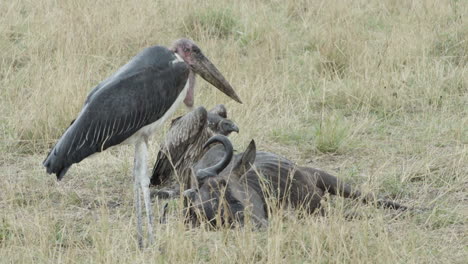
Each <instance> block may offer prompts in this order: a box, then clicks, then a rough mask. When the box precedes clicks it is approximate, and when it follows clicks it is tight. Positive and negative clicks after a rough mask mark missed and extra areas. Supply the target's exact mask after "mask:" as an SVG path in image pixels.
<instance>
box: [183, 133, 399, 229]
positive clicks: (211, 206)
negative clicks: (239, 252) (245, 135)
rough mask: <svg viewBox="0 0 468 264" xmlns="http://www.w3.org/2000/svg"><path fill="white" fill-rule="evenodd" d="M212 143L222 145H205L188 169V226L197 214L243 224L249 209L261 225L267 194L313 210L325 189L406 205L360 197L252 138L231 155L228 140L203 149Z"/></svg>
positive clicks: (219, 138) (214, 139) (219, 139)
mask: <svg viewBox="0 0 468 264" xmlns="http://www.w3.org/2000/svg"><path fill="white" fill-rule="evenodd" d="M215 142H219V143H221V144H222V145H220V144H218V145H216V146H214V147H211V148H210V149H209V150H208V151H207V152H206V153H205V155H203V157H202V158H201V159H200V161H199V162H197V164H196V165H195V166H194V167H193V171H194V174H195V177H196V179H197V183H198V186H196V187H195V186H194V188H192V189H189V190H186V191H184V193H183V195H184V200H185V206H186V209H187V210H188V212H187V215H188V216H189V218H190V220H191V221H192V224H193V223H194V222H195V223H197V222H198V221H199V220H200V219H199V218H200V217H202V218H205V220H208V221H209V222H211V223H212V224H214V225H219V224H221V225H226V224H227V225H231V224H233V223H240V224H243V222H244V212H245V211H246V210H249V211H250V215H251V216H252V218H251V219H252V220H253V222H254V223H256V224H257V225H258V224H260V225H264V224H266V223H267V219H268V206H267V199H268V198H274V200H276V201H277V204H278V205H285V204H287V205H289V206H291V207H292V208H296V209H304V210H305V211H306V212H308V213H313V212H314V211H315V210H317V209H320V202H321V200H322V199H323V198H324V195H325V194H326V193H330V194H332V195H339V196H343V197H345V198H354V199H361V200H362V201H363V202H366V203H373V202H375V204H376V205H377V206H380V207H384V208H392V209H399V210H406V209H407V207H406V206H403V205H400V204H398V203H395V202H392V201H387V200H376V199H375V198H374V196H373V195H362V194H361V193H360V192H359V191H358V190H355V189H353V188H351V186H349V185H348V184H346V183H344V182H343V181H341V180H339V179H338V178H337V177H335V176H332V175H330V174H328V173H326V172H324V171H321V170H317V169H313V168H310V167H304V166H298V165H296V164H294V163H293V162H291V161H290V160H288V159H286V158H284V157H281V156H279V155H276V154H274V153H270V152H262V151H257V150H256V146H255V142H254V141H253V140H252V141H251V142H250V145H249V146H248V147H247V149H246V150H245V152H244V153H241V154H238V155H235V156H234V155H233V148H232V145H231V143H230V141H229V139H228V138H226V137H223V136H219V135H218V136H214V137H212V138H210V139H209V140H208V141H207V142H206V144H205V146H204V147H208V146H209V145H211V144H212V143H215ZM217 221H221V223H220V222H217Z"/></svg>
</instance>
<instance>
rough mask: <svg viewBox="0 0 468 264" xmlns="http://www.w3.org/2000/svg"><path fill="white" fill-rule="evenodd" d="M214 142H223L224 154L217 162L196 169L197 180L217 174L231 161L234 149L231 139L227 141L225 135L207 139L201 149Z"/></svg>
mask: <svg viewBox="0 0 468 264" xmlns="http://www.w3.org/2000/svg"><path fill="white" fill-rule="evenodd" d="M216 142H219V143H221V144H223V147H224V151H225V153H226V154H225V155H224V157H223V159H222V160H221V161H220V162H218V163H217V164H215V165H213V166H211V167H208V168H205V169H200V170H198V171H197V173H196V176H197V179H198V180H199V181H200V180H203V179H204V178H206V177H209V176H216V175H218V174H219V173H220V172H221V171H222V170H224V168H226V167H227V165H228V164H229V162H231V159H232V156H233V153H234V150H233V148H232V144H231V141H229V139H228V138H227V137H225V136H222V135H216V136H214V137H211V138H210V139H208V141H207V142H206V143H205V145H203V149H206V148H208V147H209V146H210V145H211V144H213V143H216Z"/></svg>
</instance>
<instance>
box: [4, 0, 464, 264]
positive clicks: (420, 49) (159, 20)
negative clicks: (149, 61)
mask: <svg viewBox="0 0 468 264" xmlns="http://www.w3.org/2000/svg"><path fill="white" fill-rule="evenodd" d="M467 14H468V2H467V1H456V0H454V1H448V0H442V1H435V0H434V1H431V0H427V1H424V0H415V1H394V0H386V1H364V0H355V1H344V0H333V1H305V0H302V1H293V0H290V1H279V0H275V1H249V2H247V1H246V2H241V1H238V2H232V1H215V0H206V1H199V2H197V4H193V3H192V2H191V1H179V0H176V1H149V0H146V1H133V2H132V1H111V0H92V1H90V0H78V1H51V0H41V1H27V0H23V1H15V0H12V1H3V2H2V4H0V140H1V141H0V151H1V156H0V171H1V173H0V175H1V177H0V256H1V257H0V262H1V263H51V262H66V263H73V262H75V263H148V262H169V263H188V262H197V263H198V262H211V263H219V262H221V263H250V262H268V263H304V262H307V263H342V262H345V263H464V262H465V261H466V259H467V258H468V252H467V251H468V248H467V244H468V241H467V232H468V230H467V224H466V223H467V218H468V214H467V211H468V207H467V205H466V201H467V188H468V178H467V176H468V165H467V164H468V157H467V144H468V131H467V128H468V122H467V121H468V67H467V65H468V21H467V19H468V18H467ZM181 36H187V37H190V38H193V39H194V40H195V41H196V42H198V43H199V45H200V46H201V47H202V49H203V50H204V51H205V53H206V54H207V55H208V57H209V58H211V60H212V61H214V62H215V64H217V65H218V67H219V68H220V69H221V70H222V72H224V73H225V75H226V77H227V78H228V80H230V82H231V83H232V84H233V86H234V87H235V88H236V90H237V91H238V93H239V94H240V96H241V98H242V99H243V101H244V104H243V105H239V104H235V103H234V102H232V101H229V100H228V99H227V98H226V97H225V96H224V95H222V94H220V93H219V92H213V91H214V90H213V89H212V88H208V87H209V86H208V84H206V83H205V82H203V81H201V80H200V81H199V82H198V95H197V98H196V100H197V104H198V105H205V106H207V107H211V106H213V105H214V104H216V103H225V104H226V105H227V107H228V109H229V110H230V114H231V117H232V119H234V120H235V121H236V122H237V123H238V124H239V126H240V128H241V133H240V134H239V135H238V136H234V137H233V141H234V144H235V145H236V146H237V149H243V148H244V147H245V146H246V145H247V143H248V142H249V140H250V139H251V138H255V140H256V141H257V144H258V146H259V148H260V149H263V150H270V151H274V152H277V153H280V154H283V155H285V156H287V157H289V158H291V159H293V160H296V161H298V162H299V163H300V164H304V165H311V166H315V167H321V168H323V169H326V170H327V171H330V172H333V173H334V174H336V175H338V176H340V177H342V178H345V179H347V180H348V181H350V182H353V183H354V184H356V185H359V186H360V187H361V188H362V189H364V190H367V191H369V190H371V191H375V192H380V193H382V194H384V195H386V196H388V197H396V198H398V200H400V201H403V202H405V203H407V204H409V205H412V206H416V207H430V208H432V209H431V210H429V211H427V212H418V213H414V214H405V215H401V216H399V217H395V215H394V214H393V213H392V212H389V211H385V210H377V209H374V208H371V207H366V206H361V205H355V204H353V203H348V202H344V201H343V200H342V199H332V200H331V201H330V202H329V203H328V205H326V208H327V210H328V211H329V216H327V217H315V216H311V217H306V218H300V217H296V215H295V213H294V212H288V211H281V210H280V211H278V212H277V213H276V214H275V216H274V217H273V218H272V220H271V225H270V226H269V228H267V230H264V231H252V230H251V229H250V228H244V229H235V230H221V231H218V232H213V231H208V230H206V229H204V228H198V229H193V230H189V229H186V228H185V227H184V225H183V223H182V221H181V219H180V217H179V214H178V213H177V211H178V210H177V208H178V205H179V204H178V203H177V202H173V203H172V208H173V214H172V216H171V217H172V218H171V219H172V221H171V222H170V223H169V224H167V225H159V224H157V225H155V228H156V231H157V232H156V233H157V237H156V240H157V245H158V246H159V247H160V248H161V249H162V250H163V252H164V253H163V254H160V253H158V251H157V250H156V248H148V249H147V250H145V251H143V252H140V251H138V250H137V248H136V241H135V237H134V234H135V228H134V222H135V219H134V215H133V211H132V197H133V195H132V188H131V187H130V186H131V181H132V179H131V176H130V175H131V167H132V155H133V152H132V148H131V147H120V148H116V149H112V150H110V151H106V152H105V153H103V154H101V155H99V156H97V157H96V158H92V159H89V160H85V161H83V162H82V163H80V164H79V165H77V166H74V167H73V168H72V169H71V170H70V171H69V173H68V175H67V177H66V178H65V180H64V181H63V182H61V183H56V182H55V179H54V177H53V176H50V175H46V174H45V171H44V169H43V168H42V167H41V162H42V160H43V158H44V157H45V154H46V152H47V151H48V149H49V147H50V145H51V144H52V143H53V142H55V141H56V140H57V138H58V137H59V136H60V135H61V133H62V132H63V131H64V129H65V127H66V126H67V125H68V124H69V122H70V121H71V120H72V119H73V118H74V117H75V116H76V114H77V113H78V111H79V109H80V107H81V106H82V103H83V101H84V98H85V96H86V94H87V93H88V91H89V90H90V89H91V88H92V87H93V86H94V85H96V84H97V83H98V82H99V81H100V80H102V79H104V78H105V77H106V76H108V75H110V74H111V73H112V72H114V71H115V70H116V69H117V68H118V67H119V66H120V65H122V64H123V63H125V62H126V61H127V60H128V59H129V58H130V57H132V56H133V55H134V54H136V53H137V52H138V51H140V50H141V49H142V48H144V47H146V46H150V45H154V44H162V45H169V44H170V43H171V42H172V41H173V40H175V39H177V38H179V37H181ZM182 112H183V111H182V109H181V111H180V113H182ZM161 136H162V134H160V135H157V136H156V137H155V139H156V140H153V144H152V146H151V150H152V153H151V161H152V160H154V154H155V153H156V151H157V144H156V142H157V139H160V138H161ZM159 207H160V204H159V203H155V205H154V208H155V210H156V211H159ZM350 209H354V210H355V211H358V212H359V213H360V214H362V215H363V217H361V218H360V219H355V220H351V221H350V220H345V218H344V215H345V213H344V212H345V211H347V210H350ZM463 259H465V261H464V260H463Z"/></svg>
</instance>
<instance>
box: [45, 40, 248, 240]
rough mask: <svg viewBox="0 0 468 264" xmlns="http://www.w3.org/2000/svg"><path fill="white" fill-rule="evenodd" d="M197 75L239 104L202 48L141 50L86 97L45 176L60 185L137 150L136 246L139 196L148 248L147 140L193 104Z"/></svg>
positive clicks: (184, 43)
mask: <svg viewBox="0 0 468 264" xmlns="http://www.w3.org/2000/svg"><path fill="white" fill-rule="evenodd" d="M195 74H199V75H200V76H201V77H202V78H203V79H205V80H206V81H208V82H209V83H211V84H212V85H213V86H215V87H216V88H218V89H219V90H220V91H221V92H223V93H225V94H226V95H227V96H229V97H231V98H232V99H233V100H235V101H237V102H239V103H242V102H241V100H240V98H239V96H237V94H236V92H235V91H234V89H233V88H232V87H231V85H230V84H229V83H228V82H227V81H226V79H225V78H224V77H223V75H222V74H221V73H220V72H219V71H218V69H216V67H215V66H214V65H213V64H212V63H211V62H210V61H209V60H208V59H207V58H206V57H205V56H204V55H203V53H202V52H201V50H200V48H198V46H197V45H196V44H195V43H194V42H192V41H191V40H188V39H179V40H177V41H176V42H175V43H174V44H173V46H172V48H171V49H168V48H166V47H161V46H153V47H149V48H146V49H144V50H143V51H142V52H140V53H139V54H137V55H136V56H135V57H134V58H132V59H131V60H130V61H129V62H128V63H127V64H125V65H124V66H123V67H121V68H120V69H119V70H117V72H116V73H114V74H113V75H112V76H110V77H109V78H107V79H106V80H104V81H103V82H101V83H100V84H98V85H97V86H96V87H95V88H94V89H93V90H92V91H91V92H90V94H89V95H88V97H87V98H86V101H85V103H84V106H83V108H82V109H81V112H80V113H79V115H78V117H77V118H76V120H75V121H74V122H72V124H71V125H70V126H69V127H68V128H67V130H66V131H65V133H64V134H63V135H62V137H61V138H60V139H59V141H58V142H57V144H56V145H55V146H54V147H53V149H52V150H51V151H50V152H49V155H48V156H47V158H46V159H45V160H44V163H43V164H44V166H45V167H46V168H47V173H49V174H50V173H55V174H56V175H57V179H58V180H61V179H62V178H63V176H64V175H65V173H66V172H67V170H68V169H69V168H70V166H71V165H72V164H74V163H78V162H80V161H82V160H83V159H85V158H86V157H88V156H90V155H92V154H94V153H96V152H101V151H103V150H105V149H107V148H109V147H112V146H115V145H119V144H122V143H125V144H134V145H135V160H134V162H135V164H134V171H133V174H134V179H135V182H134V192H135V208H136V212H137V231H138V233H137V237H138V245H139V246H140V247H142V246H143V236H142V220H141V205H140V202H141V201H140V200H141V197H140V195H141V193H140V188H141V190H142V192H143V199H144V202H145V207H146V213H147V218H148V236H149V243H152V242H153V239H154V238H153V230H152V225H153V216H152V212H151V211H152V210H151V203H150V192H149V183H150V179H149V177H148V175H147V174H146V157H147V149H148V146H147V145H148V138H149V137H150V136H151V135H152V134H153V133H154V132H155V131H156V130H157V128H158V127H159V126H161V125H162V124H163V123H164V121H165V120H166V119H168V118H169V117H170V116H171V115H172V113H174V111H175V110H176V109H177V107H178V106H179V104H180V103H181V102H182V101H183V102H184V103H185V104H186V105H187V106H188V107H189V108H191V107H192V106H193V103H194V88H195Z"/></svg>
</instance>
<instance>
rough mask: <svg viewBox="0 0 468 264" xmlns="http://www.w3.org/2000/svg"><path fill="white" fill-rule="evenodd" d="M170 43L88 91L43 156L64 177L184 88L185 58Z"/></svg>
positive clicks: (153, 117)
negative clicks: (181, 57)
mask: <svg viewBox="0 0 468 264" xmlns="http://www.w3.org/2000/svg"><path fill="white" fill-rule="evenodd" d="M176 59H177V57H176V56H175V55H174V53H173V52H171V51H170V50H168V49H167V48H164V47H160V46H154V47H150V48H147V49H145V50H143V51H142V52H141V53H139V54H138V55H137V56H135V57H134V58H133V59H132V60H131V61H130V62H129V63H127V64H126V65H124V66H123V67H122V68H120V69H119V70H118V71H117V72H116V73H115V74H114V75H113V76H111V77H109V78H108V79H106V80H105V81H103V82H102V83H100V84H99V85H98V86H97V87H96V88H94V89H93V90H92V91H91V93H90V94H89V95H88V97H87V99H86V102H85V104H84V106H83V108H82V110H81V112H80V114H79V115H78V117H77V118H76V120H75V121H74V122H73V123H72V124H71V125H70V126H69V127H68V129H67V130H66V131H65V133H64V134H63V135H62V137H61V138H60V140H59V141H58V142H57V144H56V145H55V146H54V148H53V149H52V150H51V151H50V153H49V155H48V156H47V158H46V159H45V161H44V163H43V164H44V166H45V167H46V168H47V172H48V173H55V174H56V175H57V178H58V179H61V178H62V177H63V175H64V174H65V173H66V171H67V170H68V168H69V167H70V166H71V165H72V164H74V163H78V162H80V161H81V160H83V159H84V158H86V157H88V156H90V155H92V154H94V153H96V152H100V151H103V150H105V149H107V148H109V147H111V146H114V145H117V144H120V143H122V142H123V141H125V140H126V139H127V138H129V137H130V136H132V135H133V134H134V133H135V132H137V131H138V130H139V129H141V128H142V127H144V126H146V125H149V124H151V123H153V122H155V121H157V120H158V119H160V118H161V117H163V115H164V113H166V111H167V110H168V109H169V108H170V107H171V106H172V104H173V103H174V102H175V101H176V99H177V97H178V96H179V94H180V93H181V91H182V90H183V89H184V86H185V84H186V82H187V79H188V75H189V71H190V70H189V68H188V65H187V64H186V63H185V62H182V61H178V60H176Z"/></svg>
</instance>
